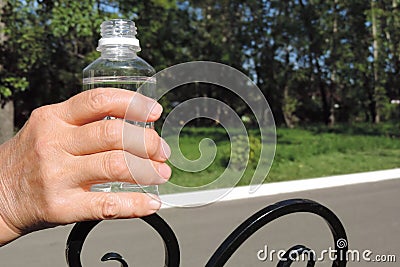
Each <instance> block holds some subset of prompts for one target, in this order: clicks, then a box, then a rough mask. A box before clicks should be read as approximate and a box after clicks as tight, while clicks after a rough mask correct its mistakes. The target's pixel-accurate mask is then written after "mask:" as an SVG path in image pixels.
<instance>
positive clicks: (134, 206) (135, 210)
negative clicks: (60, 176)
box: [68, 192, 161, 221]
mask: <svg viewBox="0 0 400 267" xmlns="http://www.w3.org/2000/svg"><path fill="white" fill-rule="evenodd" d="M68 205H69V207H68V210H72V211H74V212H76V214H73V215H72V216H73V218H71V219H70V221H86V220H104V219H117V218H120V219H123V218H134V217H142V216H146V215H150V214H152V213H154V212H156V211H157V210H159V209H160V206H161V202H160V200H159V198H158V197H157V196H155V195H151V194H146V193H137V192H135V193H98V192H84V193H79V194H77V195H76V196H75V197H74V201H73V202H71V203H68Z"/></svg>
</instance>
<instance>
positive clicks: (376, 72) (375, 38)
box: [371, 0, 380, 123]
mask: <svg viewBox="0 0 400 267" xmlns="http://www.w3.org/2000/svg"><path fill="white" fill-rule="evenodd" d="M375 9H376V6H375V0H371V16H372V39H373V44H372V46H373V50H374V53H373V56H374V62H373V70H374V83H373V88H374V89H373V92H374V95H373V99H372V100H371V101H372V102H371V111H372V113H371V115H372V119H373V122H374V123H379V122H380V114H379V109H378V107H377V106H378V103H377V92H378V91H379V78H380V77H379V43H378V25H377V19H376V10H375Z"/></svg>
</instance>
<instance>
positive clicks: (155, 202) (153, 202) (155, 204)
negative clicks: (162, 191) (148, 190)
mask: <svg viewBox="0 0 400 267" xmlns="http://www.w3.org/2000/svg"><path fill="white" fill-rule="evenodd" d="M150 197H151V199H150V201H149V207H150V209H152V210H159V209H160V207H161V201H160V200H159V199H157V198H156V197H155V196H150Z"/></svg>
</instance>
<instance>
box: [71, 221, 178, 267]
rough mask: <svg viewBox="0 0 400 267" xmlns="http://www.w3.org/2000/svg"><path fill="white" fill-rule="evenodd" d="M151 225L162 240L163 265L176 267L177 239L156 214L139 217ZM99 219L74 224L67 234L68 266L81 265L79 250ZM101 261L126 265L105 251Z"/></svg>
mask: <svg viewBox="0 0 400 267" xmlns="http://www.w3.org/2000/svg"><path fill="white" fill-rule="evenodd" d="M141 219H142V220H143V221H145V222H146V223H148V224H149V225H150V226H152V227H153V228H154V229H155V230H156V231H157V233H158V234H159V235H160V236H161V238H162V239H163V241H164V248H165V265H164V266H168V267H178V266H179V264H180V249H179V244H178V240H177V239H176V236H175V234H174V232H173V231H172V229H171V228H170V227H169V225H168V224H167V223H166V222H165V221H164V220H163V219H162V218H161V217H160V216H159V215H157V214H152V215H149V216H146V217H143V218H141ZM100 222H101V221H88V222H80V223H77V224H75V226H74V227H73V228H72V230H71V233H70V234H69V237H68V240H67V247H66V251H65V253H66V258H67V263H68V266H69V267H82V264H81V250H82V247H83V243H84V242H85V239H86V237H87V236H88V234H89V232H90V231H91V230H92V229H93V228H94V227H95V226H96V225H97V224H99V223H100ZM101 260H102V261H108V260H115V261H119V262H120V263H121V266H122V267H126V266H128V265H127V263H126V262H125V260H124V259H123V258H122V257H121V256H120V255H119V254H118V253H114V252H112V253H107V254H106V255H104V256H103V258H102V259H101Z"/></svg>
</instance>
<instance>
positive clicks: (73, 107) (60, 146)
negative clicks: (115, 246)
mask: <svg viewBox="0 0 400 267" xmlns="http://www.w3.org/2000/svg"><path fill="white" fill-rule="evenodd" d="M128 106H130V107H134V108H129V109H128V111H127V108H128ZM161 112H162V107H161V106H160V105H159V104H158V103H156V102H155V101H154V100H152V99H149V98H146V97H144V96H142V95H140V94H137V93H134V92H130V91H125V90H121V89H111V88H106V89H94V90H89V91H85V92H83V93H81V94H78V95H76V96H74V97H72V98H70V99H69V100H67V101H65V102H62V103H58V104H54V105H49V106H43V107H40V108H38V109H36V110H34V111H33V112H32V114H31V116H30V118H29V120H28V121H27V122H26V124H25V125H24V127H23V128H22V129H21V130H20V131H19V132H18V133H17V134H16V136H15V137H14V138H12V139H11V140H9V141H7V142H6V143H4V144H2V145H1V146H0V245H4V244H7V243H9V242H11V241H12V240H14V239H16V238H18V237H20V236H22V235H24V234H27V233H30V232H32V231H36V230H40V229H44V228H49V227H54V226H57V225H65V224H69V223H73V222H78V221H84V220H97V219H113V218H133V217H140V216H145V215H149V214H151V213H154V212H156V211H157V210H158V209H159V208H160V205H161V204H160V201H159V199H158V198H157V197H156V196H153V195H150V194H143V193H102V192H90V191H89V188H90V186H91V185H93V184H97V183H104V182H110V181H126V182H133V183H140V184H161V183H164V182H166V181H167V180H168V179H169V177H170V175H171V169H170V168H169V166H168V165H167V164H166V163H165V161H166V160H167V158H168V157H169V155H170V149H169V147H168V145H167V144H166V143H165V141H164V140H162V138H160V137H159V136H158V134H157V133H156V132H155V131H154V130H152V129H144V128H141V127H138V126H134V125H131V124H127V123H125V122H124V121H123V120H118V119H117V120H102V118H104V117H105V116H106V115H110V116H113V117H117V118H124V117H125V115H126V118H128V117H129V119H130V120H134V121H149V122H150V121H155V120H157V119H158V118H159V116H160V114H161ZM123 136H126V138H125V139H124V141H123Z"/></svg>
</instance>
